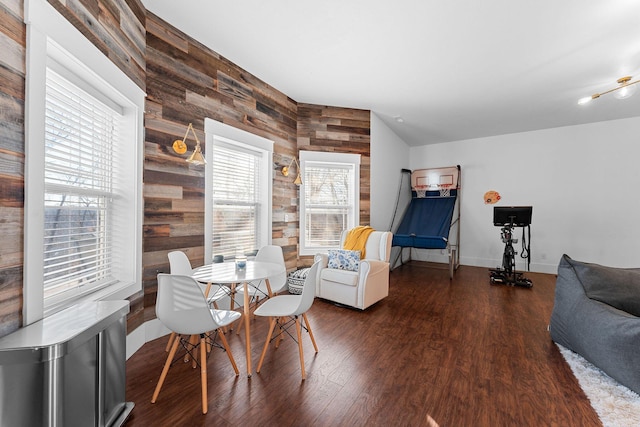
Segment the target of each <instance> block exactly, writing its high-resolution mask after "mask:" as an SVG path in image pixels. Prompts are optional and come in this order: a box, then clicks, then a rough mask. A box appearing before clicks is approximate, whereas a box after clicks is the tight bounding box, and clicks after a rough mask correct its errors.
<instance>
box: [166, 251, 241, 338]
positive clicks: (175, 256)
mask: <svg viewBox="0 0 640 427" xmlns="http://www.w3.org/2000/svg"><path fill="white" fill-rule="evenodd" d="M167 256H168V257H169V270H170V271H171V274H177V275H181V276H191V275H192V274H193V268H192V267H191V261H189V257H187V254H185V253H184V252H182V251H171V252H169V254H168V255H167ZM200 286H202V290H203V291H204V293H205V295H206V296H207V301H208V302H209V304H212V305H213V308H216V309H217V308H218V304H217V302H218V301H219V300H221V299H222V298H224V297H226V296H227V295H229V291H227V290H226V289H224V288H222V286H218V285H214V284H212V283H207V284H204V283H200ZM214 287H215V290H214V291H213V293H212V292H211V289H212V288H214ZM174 338H175V333H171V336H170V337H169V342H167V347H166V348H165V350H166V351H169V349H170V348H171V343H172V342H173V339H174Z"/></svg>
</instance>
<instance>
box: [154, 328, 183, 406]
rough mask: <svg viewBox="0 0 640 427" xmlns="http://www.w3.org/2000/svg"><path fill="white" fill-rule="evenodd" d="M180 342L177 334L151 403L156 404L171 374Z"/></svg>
mask: <svg viewBox="0 0 640 427" xmlns="http://www.w3.org/2000/svg"><path fill="white" fill-rule="evenodd" d="M179 342H180V335H178V334H176V337H175V339H174V340H173V346H172V347H171V351H170V352H169V355H168V356H167V361H166V362H165V363H164V368H162V373H161V374H160V379H159V380H158V384H157V385H156V389H155V391H154V392H153V397H152V398H151V403H156V400H157V399H158V395H159V394H160V389H161V388H162V384H164V380H165V378H167V373H168V372H169V368H170V367H171V361H172V360H173V357H174V356H175V355H176V352H177V351H178V343H179Z"/></svg>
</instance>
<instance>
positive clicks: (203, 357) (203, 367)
mask: <svg viewBox="0 0 640 427" xmlns="http://www.w3.org/2000/svg"><path fill="white" fill-rule="evenodd" d="M205 341H206V340H205V337H204V334H203V335H202V336H201V337H200V382H201V385H202V413H203V414H206V413H207V411H208V410H209V408H208V403H207V346H206V343H205Z"/></svg>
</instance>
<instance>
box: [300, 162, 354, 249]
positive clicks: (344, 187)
mask: <svg viewBox="0 0 640 427" xmlns="http://www.w3.org/2000/svg"><path fill="white" fill-rule="evenodd" d="M354 156H355V157H354ZM301 160H302V169H303V179H302V180H303V183H304V184H303V186H302V187H303V192H304V194H303V195H302V197H303V200H302V218H301V220H302V221H301V222H302V227H303V229H302V233H303V235H302V238H301V243H302V247H301V253H303V254H310V253H313V252H315V251H323V250H326V249H329V248H336V247H338V245H339V242H340V234H341V233H342V231H343V230H347V229H350V228H353V227H354V226H356V225H357V224H358V218H357V217H358V214H359V212H358V206H359V203H358V202H359V201H358V197H359V191H358V185H359V181H358V180H359V157H358V156H357V155H345V154H339V153H307V152H301Z"/></svg>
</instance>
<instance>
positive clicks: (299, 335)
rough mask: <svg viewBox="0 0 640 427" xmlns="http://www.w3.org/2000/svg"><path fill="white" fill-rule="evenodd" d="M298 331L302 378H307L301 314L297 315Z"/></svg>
mask: <svg viewBox="0 0 640 427" xmlns="http://www.w3.org/2000/svg"><path fill="white" fill-rule="evenodd" d="M296 332H297V334H298V351H299V352H300V370H301V371H302V379H303V380H304V379H306V378H307V373H306V372H305V370H304V351H302V327H301V326H300V316H296Z"/></svg>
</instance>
